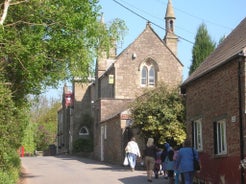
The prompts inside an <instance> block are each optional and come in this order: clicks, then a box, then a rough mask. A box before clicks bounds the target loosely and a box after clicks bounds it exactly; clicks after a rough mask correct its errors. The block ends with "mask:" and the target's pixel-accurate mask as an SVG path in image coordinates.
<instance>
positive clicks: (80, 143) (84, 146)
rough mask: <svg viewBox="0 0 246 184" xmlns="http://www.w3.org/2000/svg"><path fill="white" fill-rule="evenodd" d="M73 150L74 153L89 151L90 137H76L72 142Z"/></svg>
mask: <svg viewBox="0 0 246 184" xmlns="http://www.w3.org/2000/svg"><path fill="white" fill-rule="evenodd" d="M73 150H74V152H75V153H79V152H91V151H92V150H93V145H92V140H91V139H78V140H76V141H74V143H73Z"/></svg>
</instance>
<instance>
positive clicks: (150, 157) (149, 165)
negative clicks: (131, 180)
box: [144, 138, 157, 182]
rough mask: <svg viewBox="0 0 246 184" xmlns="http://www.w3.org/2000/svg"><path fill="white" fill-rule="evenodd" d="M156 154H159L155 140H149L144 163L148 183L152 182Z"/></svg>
mask: <svg viewBox="0 0 246 184" xmlns="http://www.w3.org/2000/svg"><path fill="white" fill-rule="evenodd" d="M156 153H157V147H156V146H155V145H154V139H153V138H148V141H147V144H146V148H145V150H144V163H145V166H146V171H147V180H148V182H152V175H153V170H154V166H155V159H156Z"/></svg>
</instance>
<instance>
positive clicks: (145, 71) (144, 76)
mask: <svg viewBox="0 0 246 184" xmlns="http://www.w3.org/2000/svg"><path fill="white" fill-rule="evenodd" d="M147 75H148V68H147V67H146V66H143V68H142V78H141V84H142V85H144V86H145V85H147Z"/></svg>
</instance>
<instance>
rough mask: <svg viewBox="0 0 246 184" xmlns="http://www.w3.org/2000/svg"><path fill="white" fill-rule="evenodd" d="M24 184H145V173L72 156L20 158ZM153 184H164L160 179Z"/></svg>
mask: <svg viewBox="0 0 246 184" xmlns="http://www.w3.org/2000/svg"><path fill="white" fill-rule="evenodd" d="M21 161H22V166H23V167H24V168H25V171H26V173H25V175H24V177H25V181H26V182H25V184H54V183H56V184H104V183H110V184H144V183H149V182H147V176H146V171H145V170H136V171H134V172H132V171H130V170H129V168H126V167H123V166H119V165H109V164H105V163H103V162H98V161H94V160H90V159H86V158H78V157H71V156H57V157H52V156H48V157H41V156H40V157H22V158H21ZM152 183H155V184H167V183H168V182H167V180H166V179H164V178H163V176H162V177H160V178H159V179H153V182H152Z"/></svg>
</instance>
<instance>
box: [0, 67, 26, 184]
mask: <svg viewBox="0 0 246 184" xmlns="http://www.w3.org/2000/svg"><path fill="white" fill-rule="evenodd" d="M8 86H9V83H7V82H6V81H5V80H4V78H3V77H2V71H1V68H0V109H1V110H0V117H1V118H0V135H1V136H0V142H1V144H0V184H5V183H9V184H15V183H16V180H17V179H18V173H19V168H20V159H19V155H18V152H17V150H18V148H19V147H20V140H21V138H22V136H23V130H24V128H25V125H26V122H27V121H28V117H26V116H25V114H26V109H25V108H23V107H18V108H17V107H16V106H15V103H14V102H13V100H12V94H11V91H10V90H9V87H8Z"/></svg>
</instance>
